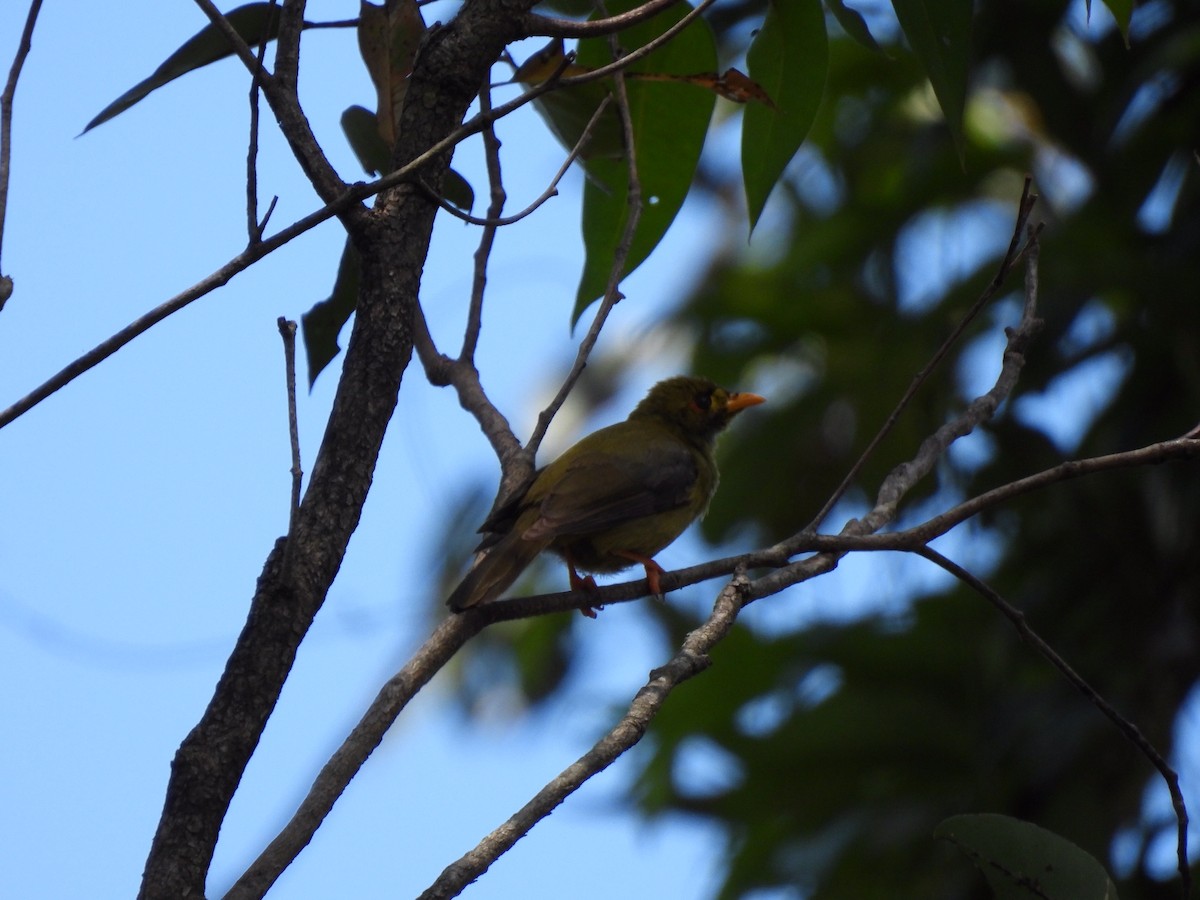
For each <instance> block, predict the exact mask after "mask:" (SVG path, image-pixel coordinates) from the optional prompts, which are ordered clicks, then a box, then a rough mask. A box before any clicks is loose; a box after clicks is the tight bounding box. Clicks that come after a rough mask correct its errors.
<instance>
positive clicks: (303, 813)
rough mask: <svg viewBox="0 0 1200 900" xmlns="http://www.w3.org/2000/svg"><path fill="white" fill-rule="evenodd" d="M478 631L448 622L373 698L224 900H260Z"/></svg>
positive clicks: (471, 623)
mask: <svg viewBox="0 0 1200 900" xmlns="http://www.w3.org/2000/svg"><path fill="white" fill-rule="evenodd" d="M482 627H483V623H482V622H481V621H480V620H479V619H474V620H471V619H467V618H464V617H462V616H449V617H447V618H446V619H444V620H443V621H442V622H441V624H440V625H438V626H437V628H436V629H435V630H434V632H433V634H432V635H430V636H429V638H428V640H426V641H425V643H424V644H422V645H421V647H420V648H419V649H418V650H417V652H416V653H414V654H413V656H412V658H411V659H410V660H409V661H408V662H407V663H405V664H404V667H403V668H402V669H400V671H399V672H397V673H396V674H395V675H393V676H392V677H391V678H390V679H389V680H388V682H387V683H386V684H384V686H383V687H382V688H381V689H380V691H379V693H378V694H377V695H376V696H375V700H374V701H373V702H372V703H371V705H370V707H369V708H368V709H367V711H366V713H364V714H363V717H362V718H361V719H360V720H359V722H358V724H357V725H356V726H355V727H354V730H353V731H351V732H350V734H349V736H348V737H347V738H346V740H345V741H344V742H343V743H342V745H341V746H340V747H339V748H338V749H337V752H336V753H334V754H333V756H332V757H331V758H330V759H329V762H327V763H326V764H325V766H324V767H323V768H322V769H321V772H320V774H318V775H317V777H316V779H315V780H314V781H313V785H312V787H311V788H310V789H309V792H308V795H307V796H306V797H305V798H304V800H303V802H301V804H300V806H299V808H298V809H297V810H296V812H295V814H294V815H293V816H292V818H291V820H290V821H289V822H288V823H287V825H285V826H284V827H283V829H282V830H281V831H280V832H279V834H278V835H277V836H276V837H275V839H274V840H272V841H271V843H270V844H269V845H268V846H267V848H266V849H265V850H263V852H262V853H261V854H260V855H259V857H258V859H256V860H255V861H254V862H253V863H252V864H251V865H250V867H249V868H248V869H246V871H245V872H244V873H243V874H242V876H241V877H240V878H239V879H238V880H237V882H236V883H235V884H234V885H233V887H232V888H231V889H230V890H229V893H228V894H226V895H225V900H252V898H255V900H256V898H259V897H262V896H263V895H264V894H266V892H267V891H268V890H270V888H271V885H273V884H274V883H275V881H276V879H278V878H279V876H280V875H281V874H283V872H284V870H285V869H286V868H287V867H288V866H289V865H291V863H292V861H293V860H294V859H295V858H296V857H297V856H298V855H299V854H300V851H301V850H303V849H304V848H305V847H306V846H308V842H309V841H311V840H312V836H313V835H314V834H315V833H316V831H317V829H318V828H319V827H320V826H321V823H322V822H323V821H324V820H325V817H326V816H327V815H328V814H329V811H330V810H331V809H333V805H334V803H335V802H336V801H337V799H338V797H340V796H341V795H342V792H343V791H344V790H345V789H346V786H347V785H348V784H349V783H350V781H351V779H353V778H354V776H355V775H356V774H358V771H359V770H360V769H361V768H362V767H363V764H364V763H366V761H367V758H368V757H370V755H371V754H372V753H373V752H374V751H375V748H376V747H378V746H379V743H380V741H382V740H383V736H384V735H385V734H386V733H387V730H388V729H389V728H391V726H392V723H393V722H395V721H396V717H397V716H399V715H400V713H401V711H402V710H403V709H404V707H405V706H407V705H408V702H409V701H410V700H411V699H412V698H413V697H415V696H416V695H417V693H418V692H419V691H420V690H421V688H422V687H424V686H425V685H426V684H427V683H428V682H429V679H430V678H432V677H433V676H434V675H435V674H436V673H437V672H438V671H439V670H440V669H441V668H442V666H444V665H445V664H446V663H447V662H449V660H450V659H451V658H452V657H453V656H454V654H455V653H457V652H458V651H459V650H460V649H461V648H462V646H463V644H465V643H466V642H467V641H468V640H469V639H470V638H472V637H474V636H475V635H476V634H477V633H478V632H479V630H480V628H482Z"/></svg>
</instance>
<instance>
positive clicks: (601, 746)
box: [419, 573, 747, 900]
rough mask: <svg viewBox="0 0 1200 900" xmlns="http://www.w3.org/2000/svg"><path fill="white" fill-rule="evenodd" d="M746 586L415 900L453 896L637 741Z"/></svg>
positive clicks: (702, 656) (724, 628)
mask: <svg viewBox="0 0 1200 900" xmlns="http://www.w3.org/2000/svg"><path fill="white" fill-rule="evenodd" d="M746 588H747V582H746V578H745V575H744V573H739V574H738V575H737V576H736V577H735V578H734V579H733V580H732V581H731V582H730V583H729V584H728V585H726V586H725V588H724V590H722V591H721V593H720V594H719V595H718V597H717V600H716V602H715V604H714V605H713V613H712V615H711V616H710V617H709V619H708V621H706V622H705V623H704V624H703V625H701V626H700V627H699V628H697V629H696V630H695V631H693V632H691V633H690V634H689V635H688V636H687V638H686V639H685V640H684V642H683V645H682V646H681V647H680V649H679V652H678V653H676V654H675V656H674V657H672V659H671V660H670V661H669V662H668V663H667V664H666V665H664V666H661V667H659V668H657V669H655V670H654V671H653V672H651V673H650V678H649V680H648V681H647V682H646V683H645V684H644V685H643V686H642V688H641V690H639V691H638V692H637V694H636V695H635V696H634V698H633V700H632V701H631V702H630V704H629V709H628V710H627V711H626V712H625V714H624V715H623V716H622V717H621V719H620V720H619V721H618V722H617V724H616V725H614V726H613V727H612V728H611V729H609V731H608V732H607V733H606V734H605V735H604V736H603V737H601V738H600V740H598V741H597V742H596V743H595V744H594V745H593V746H592V748H591V749H590V750H588V752H587V753H585V754H584V755H583V756H581V757H580V758H579V759H577V760H576V761H575V762H574V763H572V764H571V765H570V766H568V767H567V768H566V769H564V770H563V771H562V772H561V773H560V774H559V775H558V776H557V777H555V778H554V779H552V780H551V781H550V782H549V783H548V784H546V786H545V787H543V788H542V789H541V790H540V791H538V793H537V794H536V795H534V797H533V798H532V799H531V800H530V801H529V802H528V803H526V804H525V805H524V806H523V807H521V809H520V810H518V811H517V812H516V813H515V814H514V815H513V816H511V817H510V818H509V819H508V821H506V822H505V823H504V824H503V825H501V826H500V827H498V828H496V829H495V830H494V831H492V832H491V833H490V834H489V835H487V836H486V837H485V838H484V839H483V840H481V841H480V842H479V843H478V844H477V845H476V846H475V848H474V849H473V850H471V851H469V852H468V853H467V854H466V855H464V856H463V857H461V858H460V859H458V860H456V861H455V862H453V863H451V864H450V865H449V866H447V867H446V868H445V869H444V870H443V871H442V873H441V875H439V876H438V878H437V880H436V881H435V882H434V883H433V884H432V885H430V887H429V888H427V889H426V890H425V891H424V892H423V893H422V894H421V895H420V898H419V900H446V898H449V897H456V896H458V894H459V893H461V892H462V890H463V888H465V887H466V886H467V885H468V884H470V883H471V882H472V881H474V880H475V879H477V878H479V877H480V876H481V875H482V874H483V873H484V872H486V871H487V870H488V868H489V867H490V866H491V864H492V863H493V862H495V861H496V860H497V859H499V858H500V856H501V855H503V854H504V853H505V852H507V851H508V850H509V849H510V848H511V847H512V846H513V845H514V844H516V842H517V841H518V840H520V839H521V838H522V837H523V836H524V835H525V834H527V833H528V832H529V830H530V829H531V828H533V826H534V825H536V824H537V823H538V822H540V821H541V820H542V819H544V818H546V816H548V815H550V813H552V812H553V811H554V810H555V809H556V808H557V807H558V806H559V804H561V803H562V802H563V801H564V800H566V799H567V797H569V796H570V795H571V794H572V793H574V792H575V791H576V790H578V789H579V788H580V787H581V786H582V785H583V784H585V783H586V782H587V781H588V779H590V778H591V777H592V776H593V775H595V774H596V773H598V772H601V771H603V770H604V769H606V768H608V766H609V765H611V764H612V763H613V762H614V761H615V760H617V759H618V758H619V757H620V756H621V755H622V754H624V753H625V752H626V751H627V750H629V749H630V748H631V747H633V746H634V745H635V744H637V743H638V741H640V740H641V739H642V735H644V734H645V733H646V728H647V727H648V726H649V724H650V722H651V721H652V720H653V719H654V717H655V716H656V715H657V714H658V712H659V710H660V709H661V708H662V705H663V703H665V702H666V699H667V697H668V696H669V695H670V693H671V691H672V690H674V689H675V688H676V687H677V686H679V685H680V684H682V683H683V682H685V681H687V680H688V679H690V678H692V677H694V676H696V675H699V674H700V673H701V672H703V671H704V670H705V669H707V668H708V667H709V666H710V665H711V664H712V663H711V660H710V659H709V656H708V653H709V651H710V650H711V649H712V648H713V647H714V646H715V645H716V644H717V643H719V642H720V641H721V639H722V638H724V637H725V636H726V635H727V634H728V633H729V632H730V630H732V628H733V625H734V622H735V621H737V616H738V613H739V612H740V610H741V608H742V605H743V604H742V596H743V593H744V592H745V590H746Z"/></svg>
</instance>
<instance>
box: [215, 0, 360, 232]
mask: <svg viewBox="0 0 1200 900" xmlns="http://www.w3.org/2000/svg"><path fill="white" fill-rule="evenodd" d="M195 3H196V5H197V6H199V7H200V9H201V10H202V11H203V12H204V14H205V15H206V16H208V19H209V21H210V22H211V23H212V24H213V27H214V28H216V29H217V30H218V31H220V32H221V34H223V35H224V36H225V39H226V40H228V41H229V44H230V46H231V47H233V51H234V53H235V54H236V55H237V57H238V58H239V59H240V60H241V61H242V63H243V64H244V65H245V66H246V69H247V70H248V71H249V72H250V73H251V75H254V76H255V77H257V78H258V80H259V83H260V84H261V86H262V91H263V96H265V97H266V98H267V103H268V104H270V107H271V111H272V112H274V113H275V118H276V119H277V120H278V121H279V130H280V132H281V133H282V134H283V136H284V138H285V139H286V140H287V142H288V146H289V147H291V148H292V153H293V155H294V156H295V157H296V161H297V162H299V163H300V168H301V169H303V170H304V174H305V175H306V176H307V177H308V180H309V181H310V182H311V183H312V186H313V189H314V190H315V191H316V192H317V196H319V197H320V198H321V199H322V200H323V201H325V202H326V203H332V202H334V201H335V200H336V199H337V198H338V197H340V196H342V195H343V194H344V193H345V192H346V183H345V182H344V181H342V179H341V177H340V176H339V175H338V174H337V171H336V170H335V169H334V168H333V166H332V165H331V164H330V162H329V160H328V159H327V158H326V157H325V154H324V152H323V151H322V150H321V146H320V144H318V143H317V138H316V136H315V135H314V134H313V133H312V128H310V127H309V124H308V119H307V118H305V115H304V111H303V110H302V109H301V108H300V101H299V98H298V96H297V94H296V64H297V60H298V58H299V53H300V49H299V48H300V30H301V28H302V27H303V19H304V3H303V0H286V2H285V3H284V5H283V10H282V11H281V13H280V21H279V37H278V38H277V40H276V52H275V67H276V73H277V74H275V75H272V74H270V73H268V72H267V71H266V70H265V69H262V68H261V67H260V66H259V61H258V57H257V56H256V55H255V53H254V51H253V50H251V49H250V46H249V45H248V44H247V43H246V42H245V41H244V40H243V39H242V36H241V35H240V34H238V33H237V31H236V30H235V29H234V27H233V26H232V25H231V24H230V23H229V20H228V19H226V18H225V16H224V15H222V14H221V11H220V10H219V9H217V7H216V5H214V4H213V2H212V0H195ZM365 214H366V210H363V209H358V208H355V207H353V206H351V207H347V208H346V209H344V210H342V211H341V212H340V213H339V218H341V219H342V223H343V224H344V225H345V226H346V230H347V231H348V232H350V234H351V235H352V236H355V235H356V234H357V233H359V232H361V230H362V227H363V221H364V219H363V217H364V216H365Z"/></svg>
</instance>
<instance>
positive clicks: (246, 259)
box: [0, 189, 362, 428]
mask: <svg viewBox="0 0 1200 900" xmlns="http://www.w3.org/2000/svg"><path fill="white" fill-rule="evenodd" d="M361 194H362V190H361V189H359V190H355V189H351V190H349V191H347V192H346V193H345V194H343V195H342V196H341V197H340V198H338V200H337V201H335V202H333V203H330V204H327V205H326V206H323V207H322V208H321V209H319V210H317V211H316V212H314V213H310V214H309V215H307V216H305V217H304V218H303V219H299V220H297V221H296V222H294V223H293V224H291V225H289V226H288V227H287V228H285V229H283V230H282V231H280V232H279V233H278V234H275V235H272V236H271V237H269V238H267V239H265V240H263V241H261V242H260V243H257V244H254V245H252V246H249V247H247V248H246V249H245V250H243V251H242V252H241V253H239V254H237V255H236V256H234V257H233V258H232V259H230V260H229V261H228V262H226V263H225V264H224V265H223V266H221V267H220V268H218V269H216V270H215V271H214V272H212V273H211V274H210V275H208V276H207V277H205V278H203V279H201V280H200V281H198V282H196V283H195V284H193V285H192V286H191V287H189V288H187V289H186V290H184V291H182V292H181V293H179V294H176V295H175V296H174V297H172V298H170V299H169V300H167V301H165V302H163V303H161V304H159V305H158V306H156V307H155V308H154V309H152V310H150V311H149V312H147V313H144V314H143V315H141V316H139V317H138V318H136V319H134V320H133V321H132V322H130V323H129V324H128V325H126V326H125V327H124V328H122V329H121V330H120V331H118V332H117V333H116V334H114V335H112V336H111V337H109V338H107V339H105V340H103V341H101V342H100V343H99V344H97V345H96V346H95V347H93V348H92V349H91V350H89V351H88V352H87V353H85V354H83V355H82V356H80V357H79V358H78V359H76V360H74V361H73V362H71V363H70V364H68V365H67V366H66V367H65V368H63V369H62V370H60V371H59V372H58V373H57V374H55V375H53V376H52V377H51V378H49V379H48V380H47V381H45V382H43V383H42V384H40V385H38V387H36V388H34V389H33V390H32V391H30V392H29V393H28V394H26V395H25V396H24V397H22V398H21V399H20V400H18V401H16V402H15V403H13V404H12V405H11V406H9V407H8V408H7V409H5V410H3V411H0V428H3V427H4V426H5V425H8V424H9V423H11V422H12V421H13V420H14V419H17V418H18V417H20V416H22V415H24V414H25V413H27V412H29V410H31V409H33V407H35V406H37V405H38V404H39V403H41V402H42V401H43V400H45V399H46V398H47V397H49V396H51V395H52V394H54V393H55V392H56V391H58V390H60V389H62V388H63V387H65V386H66V385H68V384H70V383H71V382H72V381H74V380H75V379H76V378H78V377H79V376H80V375H82V374H83V373H84V372H86V371H88V370H89V369H91V368H93V367H94V366H97V365H99V364H100V363H101V362H103V361H104V360H106V359H108V357H110V356H112V355H113V354H114V353H116V352H117V351H118V350H120V349H121V348H122V347H124V346H125V345H126V344H128V343H129V342H130V341H132V340H133V339H134V338H136V337H137V336H138V335H140V334H143V333H145V332H146V331H148V330H149V329H150V328H152V327H153V326H155V325H157V324H158V323H159V322H161V321H162V320H163V319H165V318H167V317H168V316H170V315H172V314H174V313H177V312H179V310H181V309H183V308H184V307H185V306H187V305H188V304H190V303H192V302H193V301H195V300H198V299H200V298H201V297H203V296H204V295H206V294H208V293H211V292H212V291H214V290H216V289H217V288H219V287H221V286H222V285H224V284H227V283H228V282H229V280H230V279H232V278H233V277H234V276H235V275H237V274H239V273H241V272H244V271H245V270H246V269H248V268H249V267H250V266H251V265H253V264H254V263H256V262H258V261H259V260H260V259H262V258H263V257H264V256H267V255H268V254H270V253H272V252H274V251H275V250H278V249H279V248H280V247H282V246H283V245H284V244H286V243H288V242H289V241H291V240H293V239H294V238H296V237H299V236H300V235H302V234H304V233H305V232H307V231H309V230H310V229H312V228H314V227H316V226H317V225H319V224H320V223H322V222H324V221H326V220H328V219H331V218H333V217H334V216H335V215H337V214H338V213H339V212H341V211H344V210H345V208H346V207H349V206H351V205H353V204H354V203H361V202H362V197H361Z"/></svg>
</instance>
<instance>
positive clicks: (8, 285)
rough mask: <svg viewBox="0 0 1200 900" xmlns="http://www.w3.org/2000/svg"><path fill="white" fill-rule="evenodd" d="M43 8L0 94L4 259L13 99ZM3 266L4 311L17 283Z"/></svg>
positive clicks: (0, 300) (29, 21)
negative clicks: (6, 272) (34, 29)
mask: <svg viewBox="0 0 1200 900" xmlns="http://www.w3.org/2000/svg"><path fill="white" fill-rule="evenodd" d="M41 8H42V0H32V2H31V3H30V4H29V12H28V14H27V15H26V16H25V28H24V30H23V31H22V32H21V40H20V42H19V43H18V44H17V52H16V54H15V55H14V56H13V62H12V67H11V68H10V69H9V70H8V81H7V82H6V83H5V85H4V93H3V94H0V258H2V257H3V252H2V251H3V248H4V221H5V219H6V218H7V214H8V178H9V174H10V166H11V164H12V114H13V98H14V97H16V95H17V82H18V81H19V80H20V78H21V69H22V68H24V66H25V58H26V57H27V56H29V51H30V50H31V49H32V48H33V28H34V26H35V25H36V24H37V18H38V13H39V12H40V11H41ZM3 273H4V269H3V267H2V266H0V310H2V309H4V304H5V303H7V302H8V298H9V297H11V296H12V291H13V281H12V278H11V277H10V276H8V275H5V274H3Z"/></svg>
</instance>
